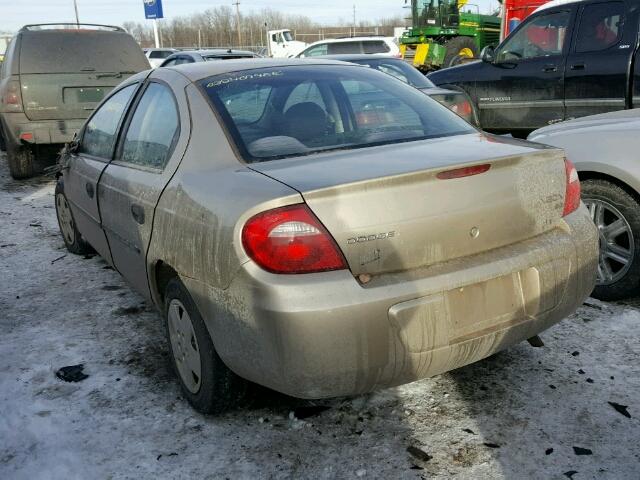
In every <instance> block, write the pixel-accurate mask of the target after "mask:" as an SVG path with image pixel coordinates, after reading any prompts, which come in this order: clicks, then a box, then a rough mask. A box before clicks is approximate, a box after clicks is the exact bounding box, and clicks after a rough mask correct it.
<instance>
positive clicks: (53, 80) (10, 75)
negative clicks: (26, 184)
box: [0, 24, 149, 179]
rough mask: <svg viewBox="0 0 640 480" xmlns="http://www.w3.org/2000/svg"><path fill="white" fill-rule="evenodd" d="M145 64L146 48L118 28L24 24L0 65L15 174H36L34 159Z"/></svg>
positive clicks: (1, 120)
mask: <svg viewBox="0 0 640 480" xmlns="http://www.w3.org/2000/svg"><path fill="white" fill-rule="evenodd" d="M147 69H149V62H148V60H147V58H146V57H145V56H144V53H143V52H142V49H141V48H140V47H139V45H138V44H137V43H136V41H135V40H134V39H133V37H132V36H131V35H129V34H128V33H127V32H126V31H124V30H123V29H122V28H120V27H112V26H106V25H84V24H81V25H76V24H72V25H67V24H44V25H27V26H24V27H22V29H20V31H19V32H18V33H17V34H16V35H15V36H14V37H13V39H12V40H11V43H10V44H9V46H8V48H7V51H6V54H5V59H4V62H2V70H1V71H0V137H1V138H0V146H2V147H4V149H6V151H7V160H8V162H9V170H10V172H11V176H12V177H13V178H16V179H18V178H27V177H30V176H32V175H33V174H34V172H35V170H36V168H35V165H34V163H35V161H36V160H41V159H42V160H45V159H46V158H47V157H50V156H51V153H54V152H56V151H57V150H59V149H60V148H61V146H62V145H63V144H64V143H66V142H69V141H70V140H71V139H72V138H73V135H74V134H75V133H76V132H77V131H78V129H79V128H80V127H81V126H82V124H83V123H84V121H85V119H86V118H87V117H88V116H89V114H90V113H91V112H92V111H93V110H94V109H95V108H96V106H97V105H98V104H99V103H100V102H101V101H102V99H103V97H104V96H105V95H106V94H107V93H108V92H109V91H110V90H111V89H112V88H113V87H115V86H116V85H118V84H119V83H120V82H122V80H124V79H125V78H127V77H128V76H130V75H132V74H134V73H137V72H140V71H142V70H147Z"/></svg>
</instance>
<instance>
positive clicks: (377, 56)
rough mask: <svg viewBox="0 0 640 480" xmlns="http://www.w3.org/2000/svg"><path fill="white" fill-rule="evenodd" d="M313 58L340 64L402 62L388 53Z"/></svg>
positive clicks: (347, 54) (345, 54)
mask: <svg viewBox="0 0 640 480" xmlns="http://www.w3.org/2000/svg"><path fill="white" fill-rule="evenodd" d="M315 58H322V59H326V60H340V61H341V62H357V61H359V60H369V61H370V60H375V59H380V60H394V61H398V62H404V60H402V59H401V58H398V57H394V56H393V55H391V54H389V53H353V54H351V53H338V54H335V55H318V56H316V57H315Z"/></svg>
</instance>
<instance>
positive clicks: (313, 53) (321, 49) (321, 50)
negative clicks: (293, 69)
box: [300, 43, 327, 57]
mask: <svg viewBox="0 0 640 480" xmlns="http://www.w3.org/2000/svg"><path fill="white" fill-rule="evenodd" d="M326 54H327V44H326V43H323V44H320V45H316V46H315V47H311V48H309V49H307V50H306V51H304V52H303V53H302V55H300V56H301V57H317V56H319V55H326Z"/></svg>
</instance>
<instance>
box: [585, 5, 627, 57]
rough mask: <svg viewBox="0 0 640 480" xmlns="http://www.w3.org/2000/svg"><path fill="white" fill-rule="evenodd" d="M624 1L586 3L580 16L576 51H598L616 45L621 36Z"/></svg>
mask: <svg viewBox="0 0 640 480" xmlns="http://www.w3.org/2000/svg"><path fill="white" fill-rule="evenodd" d="M623 14H624V3H622V2H609V3H603V4H595V5H586V6H585V7H584V10H583V11H582V16H581V17H580V27H579V29H578V41H577V43H576V52H577V53H586V52H598V51H601V50H606V49H607V48H609V47H612V46H613V45H616V44H617V43H618V42H619V41H620V39H621V37H622V20H623Z"/></svg>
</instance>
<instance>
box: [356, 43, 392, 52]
mask: <svg viewBox="0 0 640 480" xmlns="http://www.w3.org/2000/svg"><path fill="white" fill-rule="evenodd" d="M390 51H391V49H390V48H389V45H387V44H386V43H384V42H383V41H375V42H362V52H363V53H388V52H390Z"/></svg>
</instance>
